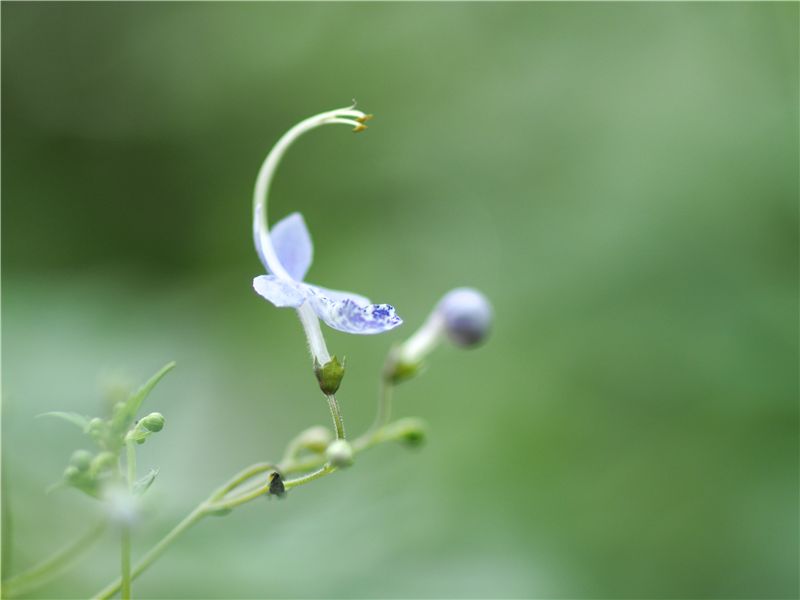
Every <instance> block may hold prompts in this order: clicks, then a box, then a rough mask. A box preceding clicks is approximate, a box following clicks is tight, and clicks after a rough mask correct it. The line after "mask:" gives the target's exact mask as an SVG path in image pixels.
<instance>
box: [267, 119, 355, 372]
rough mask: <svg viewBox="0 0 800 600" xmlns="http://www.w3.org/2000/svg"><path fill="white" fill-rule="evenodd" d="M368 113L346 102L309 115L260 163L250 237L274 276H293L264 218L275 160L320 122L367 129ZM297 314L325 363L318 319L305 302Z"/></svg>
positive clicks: (314, 350) (316, 354) (318, 357)
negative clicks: (344, 105)
mask: <svg viewBox="0 0 800 600" xmlns="http://www.w3.org/2000/svg"><path fill="white" fill-rule="evenodd" d="M370 116H371V115H367V114H366V113H363V112H361V111H360V110H354V108H353V106H348V107H346V108H341V109H336V110H332V111H328V112H324V113H320V114H318V115H314V116H313V117H309V118H308V119H305V120H303V121H301V122H300V123H298V124H297V125H295V126H294V127H292V128H291V129H290V130H289V131H287V132H286V133H285V134H283V136H282V137H281V138H280V139H279V140H278V142H277V143H276V144H275V146H273V148H272V150H270V152H269V154H268V155H267V158H266V159H265V160H264V163H263V164H262V165H261V169H260V170H259V172H258V177H257V178H256V186H255V190H254V192H253V240H254V242H255V246H256V252H257V253H258V257H259V259H260V260H261V262H262V263H263V265H264V267H265V268H266V269H267V271H269V272H270V273H272V274H273V275H275V276H276V277H281V278H285V279H290V280H291V279H292V277H291V276H290V275H289V273H287V271H286V269H285V268H284V267H283V265H282V264H281V261H280V260H278V256H277V253H276V252H275V247H274V246H273V244H272V240H271V239H270V235H269V225H268V220H267V200H268V195H269V188H270V184H271V183H272V179H273V177H274V176H275V171H276V170H277V167H278V164H279V163H280V161H281V159H282V158H283V156H284V154H285V153H286V151H287V150H288V149H289V146H291V145H292V144H293V143H294V142H295V140H297V138H299V137H300V136H301V135H303V134H304V133H306V132H308V131H311V130H312V129H316V128H317V127H321V126H323V125H349V126H351V127H353V128H354V129H353V130H354V131H362V130H363V129H366V125H364V124H363V121H366V120H368V119H369V118H370ZM297 314H298V316H299V317H300V322H301V323H302V324H303V329H304V330H305V333H306V338H307V339H308V345H309V349H310V350H311V353H312V355H313V356H314V359H315V360H316V362H318V363H319V364H320V365H325V364H327V363H328V362H329V361H330V360H331V356H330V354H329V353H328V348H327V346H326V345H325V338H324V337H323V336H322V330H321V329H320V327H319V320H318V318H317V315H316V313H314V311H313V309H312V308H311V306H309V304H308V302H304V303H303V304H302V305H301V306H300V307H299V308H298V309H297Z"/></svg>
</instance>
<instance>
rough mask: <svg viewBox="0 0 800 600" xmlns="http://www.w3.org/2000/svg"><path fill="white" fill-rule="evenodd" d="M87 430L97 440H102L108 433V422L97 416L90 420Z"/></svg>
mask: <svg viewBox="0 0 800 600" xmlns="http://www.w3.org/2000/svg"><path fill="white" fill-rule="evenodd" d="M86 432H87V433H88V434H89V435H90V436H91V438H92V439H93V440H94V441H95V442H98V443H99V442H102V441H103V440H105V438H106V436H107V435H108V424H107V423H106V422H105V421H104V420H103V419H101V418H99V417H95V418H94V419H92V420H91V421H89V424H88V425H87V426H86Z"/></svg>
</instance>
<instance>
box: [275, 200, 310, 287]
mask: <svg viewBox="0 0 800 600" xmlns="http://www.w3.org/2000/svg"><path fill="white" fill-rule="evenodd" d="M270 237H271V238H272V245H273V247H274V248H275V254H277V255H278V260H279V261H280V263H281V265H283V268H284V269H286V272H287V273H289V275H290V276H291V278H292V279H294V280H295V281H303V278H304V277H305V276H306V273H307V272H308V268H309V267H310V266H311V260H312V258H313V256H314V246H313V244H312V243H311V236H310V235H309V233H308V227H306V222H305V221H304V220H303V215H301V214H300V213H292V214H290V215H289V216H288V217H286V218H285V219H282V220H280V221H278V222H277V223H276V224H275V226H274V227H273V228H272V229H271V230H270Z"/></svg>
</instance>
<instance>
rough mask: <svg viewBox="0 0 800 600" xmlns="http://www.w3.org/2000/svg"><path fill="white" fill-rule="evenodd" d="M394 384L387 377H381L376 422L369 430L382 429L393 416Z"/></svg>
mask: <svg viewBox="0 0 800 600" xmlns="http://www.w3.org/2000/svg"><path fill="white" fill-rule="evenodd" d="M393 389H394V386H393V385H392V383H391V382H390V381H388V380H387V378H386V377H381V383H380V390H379V391H378V411H377V413H376V414H375V422H374V423H373V424H372V427H370V428H369V431H376V430H377V429H380V428H381V427H383V426H384V425H386V423H388V422H389V419H390V418H391V416H392V391H393Z"/></svg>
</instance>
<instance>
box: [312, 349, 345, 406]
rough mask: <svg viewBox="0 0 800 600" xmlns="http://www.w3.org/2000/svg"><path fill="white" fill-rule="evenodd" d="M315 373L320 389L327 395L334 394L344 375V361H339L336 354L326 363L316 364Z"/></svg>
mask: <svg viewBox="0 0 800 600" xmlns="http://www.w3.org/2000/svg"><path fill="white" fill-rule="evenodd" d="M314 373H315V374H316V376H317V381H319V389H321V390H322V393H323V394H325V395H326V396H333V395H334V394H335V393H336V391H337V390H338V389H339V385H340V384H341V383H342V377H344V361H342V362H339V359H338V358H336V357H335V356H334V357H332V358H331V359H330V360H329V361H328V362H326V363H325V364H324V365H322V366H320V364H319V363H316V364H315V365H314Z"/></svg>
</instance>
